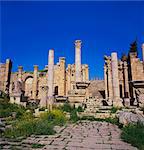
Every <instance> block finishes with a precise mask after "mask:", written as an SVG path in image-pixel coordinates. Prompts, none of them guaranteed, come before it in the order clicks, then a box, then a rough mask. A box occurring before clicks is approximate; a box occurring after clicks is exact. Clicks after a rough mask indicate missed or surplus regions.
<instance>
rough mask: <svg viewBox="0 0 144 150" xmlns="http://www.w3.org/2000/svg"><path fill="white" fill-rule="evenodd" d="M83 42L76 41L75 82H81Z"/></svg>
mask: <svg viewBox="0 0 144 150" xmlns="http://www.w3.org/2000/svg"><path fill="white" fill-rule="evenodd" d="M81 43H82V42H81V41H80V40H76V41H75V73H76V75H75V81H76V82H81V81H82V77H81Z"/></svg>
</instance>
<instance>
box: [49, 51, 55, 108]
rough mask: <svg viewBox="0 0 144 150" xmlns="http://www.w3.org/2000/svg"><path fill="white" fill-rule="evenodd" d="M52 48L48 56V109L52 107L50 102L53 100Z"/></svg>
mask: <svg viewBox="0 0 144 150" xmlns="http://www.w3.org/2000/svg"><path fill="white" fill-rule="evenodd" d="M53 84H54V50H52V49H51V50H49V56H48V107H49V110H51V109H52V104H53V100H54V97H53V95H54V91H53V90H54V89H53V86H54V85H53Z"/></svg>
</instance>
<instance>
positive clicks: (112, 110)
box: [110, 107, 119, 113]
mask: <svg viewBox="0 0 144 150" xmlns="http://www.w3.org/2000/svg"><path fill="white" fill-rule="evenodd" d="M118 110H119V108H118V107H112V108H111V110H110V111H111V113H116V112H117V111H118Z"/></svg>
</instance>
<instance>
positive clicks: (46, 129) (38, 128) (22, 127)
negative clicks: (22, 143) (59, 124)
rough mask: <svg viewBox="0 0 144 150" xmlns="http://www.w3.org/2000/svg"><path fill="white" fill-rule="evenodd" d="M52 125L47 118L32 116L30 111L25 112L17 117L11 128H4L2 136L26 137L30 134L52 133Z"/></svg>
mask: <svg viewBox="0 0 144 150" xmlns="http://www.w3.org/2000/svg"><path fill="white" fill-rule="evenodd" d="M54 133H55V132H54V130H53V125H51V123H50V122H49V121H48V120H44V119H41V118H38V119H36V118H34V117H33V115H32V113H25V114H24V115H23V116H22V117H21V118H20V119H17V120H16V121H15V122H14V123H13V124H12V128H10V129H6V131H5V133H4V136H5V137H7V138H16V137H21V136H22V137H28V136H30V135H31V134H38V135H40V134H41V135H43V134H44V135H47V134H48V135H49V134H54Z"/></svg>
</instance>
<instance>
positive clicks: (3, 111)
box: [0, 99, 26, 118]
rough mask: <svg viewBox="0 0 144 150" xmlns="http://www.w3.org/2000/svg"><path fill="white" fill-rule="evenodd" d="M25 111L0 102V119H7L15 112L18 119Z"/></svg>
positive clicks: (3, 101) (6, 102)
mask: <svg viewBox="0 0 144 150" xmlns="http://www.w3.org/2000/svg"><path fill="white" fill-rule="evenodd" d="M25 111H26V109H25V108H24V107H22V106H19V105H17V104H11V103H9V102H8V101H5V100H4V99H1V100H0V117H9V116H11V115H12V113H13V112H16V117H17V118H19V117H20V116H21V115H22V114H23V113H24V112H25Z"/></svg>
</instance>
